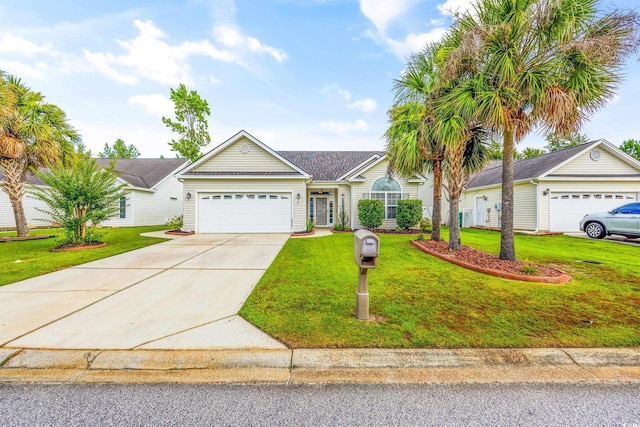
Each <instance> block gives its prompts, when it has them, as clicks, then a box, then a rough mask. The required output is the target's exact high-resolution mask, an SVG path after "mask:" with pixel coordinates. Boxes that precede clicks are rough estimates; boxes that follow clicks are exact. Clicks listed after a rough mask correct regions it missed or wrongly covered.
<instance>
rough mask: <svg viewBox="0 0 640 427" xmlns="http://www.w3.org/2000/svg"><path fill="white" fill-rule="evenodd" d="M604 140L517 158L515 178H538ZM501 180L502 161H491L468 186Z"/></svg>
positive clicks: (485, 184)
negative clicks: (520, 158) (530, 156)
mask: <svg viewBox="0 0 640 427" xmlns="http://www.w3.org/2000/svg"><path fill="white" fill-rule="evenodd" d="M602 141H603V140H598V141H591V142H587V143H584V144H580V145H576V146H574V147H569V148H565V149H564V150H558V151H553V152H551V153H547V154H542V155H540V156H536V157H532V158H530V159H522V160H516V161H514V162H513V180H514V181H521V180H525V179H534V178H538V177H539V176H541V175H544V174H545V173H547V172H549V171H551V170H552V169H555V168H557V167H558V166H560V165H562V164H563V163H565V162H566V161H568V160H570V159H572V158H573V157H575V156H577V155H579V154H580V153H582V152H583V151H585V150H587V149H588V148H590V147H592V146H594V145H596V144H599V143H601V142H602ZM501 182H502V162H500V163H499V164H497V165H496V164H495V163H490V164H489V166H487V167H486V168H485V169H484V170H482V171H481V172H479V173H478V174H476V175H475V176H474V177H473V178H471V180H469V184H467V188H477V187H486V186H488V185H496V184H500V183H501Z"/></svg>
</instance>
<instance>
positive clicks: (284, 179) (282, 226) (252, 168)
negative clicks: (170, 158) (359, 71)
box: [176, 131, 426, 233]
mask: <svg viewBox="0 0 640 427" xmlns="http://www.w3.org/2000/svg"><path fill="white" fill-rule="evenodd" d="M387 167H388V161H387V160H386V157H385V156H384V153H382V152H380V151H274V150H273V149H271V148H270V147H268V146H267V145H266V144H264V143H262V142H261V141H259V140H258V139H256V138H255V137H253V136H252V135H250V134H249V133H247V132H245V131H240V132H238V133H237V134H236V135H234V136H232V137H231V138H229V139H228V140H226V141H225V142H223V143H222V144H220V145H219V146H217V147H215V148H214V149H213V150H211V151H209V152H208V153H206V154H205V155H204V156H202V157H201V158H200V159H198V160H196V161H195V162H194V163H192V164H190V165H187V166H186V167H185V168H183V169H182V170H181V171H179V172H178V173H177V174H176V176H177V178H178V179H179V180H180V181H182V182H183V183H184V226H183V229H184V230H187V231H195V232H197V233H215V232H243V233H259V232H286V233H289V232H296V231H303V230H305V229H306V227H307V224H308V222H309V221H312V222H313V224H314V225H315V226H316V227H333V226H334V225H335V224H339V223H340V222H341V219H340V218H341V215H343V214H344V216H346V218H347V221H346V223H345V225H346V226H347V227H350V228H352V229H358V228H362V226H361V224H360V222H359V221H358V213H357V205H358V201H359V200H361V199H363V198H364V199H367V198H372V199H380V200H382V201H383V203H384V206H385V220H384V223H383V225H382V227H383V228H395V227H396V220H395V218H396V207H397V201H398V200H400V199H409V198H411V199H417V198H418V197H419V194H418V187H419V186H420V185H422V184H424V183H425V181H426V179H425V178H424V177H421V176H416V177H414V178H411V179H408V180H405V179H401V178H398V177H395V176H391V177H389V176H387Z"/></svg>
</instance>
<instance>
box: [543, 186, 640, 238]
mask: <svg viewBox="0 0 640 427" xmlns="http://www.w3.org/2000/svg"><path fill="white" fill-rule="evenodd" d="M550 197H551V199H550V204H549V215H550V218H549V219H550V224H549V228H550V230H551V231H580V220H581V219H582V217H583V216H585V215H586V214H588V213H595V212H606V211H609V210H611V209H613V208H615V207H618V206H620V205H624V204H626V203H631V202H633V201H635V200H636V196H635V193H551V196H550Z"/></svg>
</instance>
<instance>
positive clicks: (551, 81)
mask: <svg viewBox="0 0 640 427" xmlns="http://www.w3.org/2000/svg"><path fill="white" fill-rule="evenodd" d="M638 23H639V19H638V14H637V13H636V12H634V11H618V10H614V11H612V12H610V13H606V14H601V13H600V12H599V11H598V10H597V9H596V0H479V2H478V4H477V5H476V6H475V8H474V10H473V11H472V12H467V13H465V14H463V15H460V16H458V17H456V20H455V21H454V23H453V25H452V28H451V30H450V32H449V33H448V34H447V36H446V37H445V40H444V41H443V44H444V45H445V46H446V47H445V49H444V51H443V63H444V65H443V69H444V75H445V76H446V78H454V79H460V82H461V83H460V84H459V85H458V86H457V87H455V88H452V90H451V92H450V93H449V94H448V95H447V98H448V99H447V102H449V103H450V104H451V107H452V108H453V109H454V110H455V111H457V112H459V113H460V114H461V115H462V116H464V117H466V118H469V119H471V120H472V121H475V122H478V123H480V122H481V123H484V124H485V125H486V126H487V127H488V128H489V130H490V131H491V132H494V133H496V134H499V135H501V136H502V142H503V156H502V160H503V168H502V171H503V172H502V236H501V243H500V258H501V259H505V260H515V259H516V254H515V246H514V240H513V159H514V151H515V143H516V142H518V141H520V140H522V138H523V137H524V136H525V135H527V134H528V133H530V132H531V131H533V130H535V129H542V130H544V131H547V132H555V133H557V134H559V135H567V134H570V133H571V132H572V131H576V130H578V129H579V128H580V125H581V124H582V123H583V122H584V120H585V119H586V118H587V117H588V116H589V115H590V114H592V113H593V112H594V111H596V110H597V109H598V108H599V107H601V106H603V105H604V104H605V103H606V101H607V100H609V99H611V97H613V95H614V90H615V88H616V86H617V84H618V83H619V82H620V80H621V78H622V74H621V68H622V66H623V65H624V61H625V59H626V58H627V57H628V56H629V55H630V54H632V53H634V52H636V51H637V48H638V45H639V37H638V28H639V26H638Z"/></svg>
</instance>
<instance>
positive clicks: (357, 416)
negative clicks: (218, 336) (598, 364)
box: [0, 384, 640, 427]
mask: <svg viewBox="0 0 640 427" xmlns="http://www.w3.org/2000/svg"><path fill="white" fill-rule="evenodd" d="M0 424H1V425H11V426H34V425H47V426H70V425H95V426H102V425H122V426H125V425H126V426H136V425H153V426H160V425H181V426H182V425H212V426H213V425H215V426H222V425H228V426H275V425H278V426H325V425H333V426H365V425H366V426H394V425H399V426H429V425H438V426H440V425H452V426H475V425H486V426H514V425H518V426H528V425H531V426H542V425H544V426H626V427H640V384H613V385H612V384H577V385H576V384H573V385H559V384H555V385H554V384H540V385H531V384H529V385H527V384H492V385H486V384H485V385H480V384H475V385H464V384H461V385H352V384H345V385H299V386H291V385H289V386H281V385H186V384H163V385H133V384H132V385H107V384H98V385H6V384H5V385H0Z"/></svg>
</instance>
